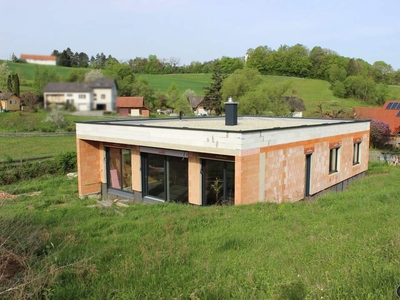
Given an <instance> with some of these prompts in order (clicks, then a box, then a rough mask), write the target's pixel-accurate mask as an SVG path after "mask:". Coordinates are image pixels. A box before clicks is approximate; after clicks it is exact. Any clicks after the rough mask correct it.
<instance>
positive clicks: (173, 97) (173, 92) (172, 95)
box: [166, 82, 179, 108]
mask: <svg viewBox="0 0 400 300" xmlns="http://www.w3.org/2000/svg"><path fill="white" fill-rule="evenodd" d="M166 96H167V103H166V104H167V106H168V107H170V108H175V105H176V102H177V101H178V99H179V90H178V87H177V85H176V84H175V83H174V82H173V83H171V84H170V85H169V87H168V91H167V95H166Z"/></svg>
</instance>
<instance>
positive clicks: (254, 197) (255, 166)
mask: <svg viewBox="0 0 400 300" xmlns="http://www.w3.org/2000/svg"><path fill="white" fill-rule="evenodd" d="M259 189H260V154H258V153H257V154H253V155H248V156H236V157H235V204H249V203H257V202H258V200H259Z"/></svg>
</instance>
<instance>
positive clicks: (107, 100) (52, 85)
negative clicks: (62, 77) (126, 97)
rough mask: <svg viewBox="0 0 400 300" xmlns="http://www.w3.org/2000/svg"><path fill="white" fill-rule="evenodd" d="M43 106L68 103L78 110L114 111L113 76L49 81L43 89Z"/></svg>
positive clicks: (114, 84)
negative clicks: (80, 80)
mask: <svg viewBox="0 0 400 300" xmlns="http://www.w3.org/2000/svg"><path fill="white" fill-rule="evenodd" d="M43 95H44V96H43V97H44V107H45V108H47V107H49V106H50V105H51V104H56V105H64V104H70V105H73V106H75V107H76V109H77V110H78V111H91V110H103V111H115V108H116V99H117V85H116V82H115V79H113V78H98V79H96V80H94V81H92V82H49V83H48V84H47V85H46V86H45V88H44V90H43Z"/></svg>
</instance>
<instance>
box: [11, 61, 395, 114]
mask: <svg viewBox="0 0 400 300" xmlns="http://www.w3.org/2000/svg"><path fill="white" fill-rule="evenodd" d="M8 65H9V67H10V69H11V70H12V71H13V72H19V73H21V74H22V75H23V79H22V83H23V84H24V83H25V85H22V87H21V90H22V91H23V92H25V91H28V90H30V86H29V85H30V84H31V83H32V80H33V77H34V70H35V66H34V65H31V64H20V63H12V62H8ZM47 67H48V68H52V69H54V70H55V71H56V73H57V74H59V76H60V78H66V77H67V76H68V75H69V73H70V72H72V71H74V70H76V69H75V68H66V67H60V66H47ZM85 70H86V71H88V70H89V69H85ZM136 77H138V78H145V79H146V80H148V81H149V83H150V86H151V87H152V88H153V89H154V90H155V91H160V92H164V93H165V92H166V91H167V90H168V87H169V86H170V85H171V84H172V83H175V84H176V85H177V87H178V89H179V91H180V92H181V93H183V92H184V91H185V90H186V89H192V90H194V91H195V92H196V94H197V95H203V94H204V87H206V86H208V85H209V83H210V82H211V74H172V75H148V74H137V75H136ZM263 78H264V80H265V81H266V82H269V83H274V82H280V81H284V80H290V81H291V82H292V90H294V91H296V96H298V97H300V98H301V99H303V100H304V103H305V106H306V109H307V110H306V111H305V112H304V116H313V115H314V112H315V111H317V110H318V105H322V106H323V108H324V111H326V112H329V113H332V111H333V110H336V111H338V110H341V109H344V110H347V109H351V108H353V107H355V106H366V104H365V103H363V102H360V101H358V100H355V99H342V98H337V97H335V96H333V94H332V91H331V90H330V84H329V83H328V82H327V81H324V80H317V79H303V78H296V77H285V76H263ZM399 89H400V87H399V86H389V91H390V95H389V99H397V98H399V97H400V90H399ZM292 90H290V91H289V92H288V93H287V95H291V94H292Z"/></svg>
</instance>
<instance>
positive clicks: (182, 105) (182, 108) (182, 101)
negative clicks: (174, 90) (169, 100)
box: [174, 90, 196, 115]
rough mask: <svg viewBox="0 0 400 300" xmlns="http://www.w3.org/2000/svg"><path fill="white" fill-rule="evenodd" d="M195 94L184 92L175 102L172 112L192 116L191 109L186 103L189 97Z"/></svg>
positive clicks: (191, 91)
mask: <svg viewBox="0 0 400 300" xmlns="http://www.w3.org/2000/svg"><path fill="white" fill-rule="evenodd" d="M194 95H196V93H195V92H194V91H193V90H186V91H185V92H184V93H183V94H182V95H181V96H180V97H179V98H178V99H177V101H175V107H174V111H175V112H176V113H180V112H182V113H183V114H185V115H189V114H192V113H193V112H192V107H191V106H190V103H189V101H188V97H189V96H194Z"/></svg>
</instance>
